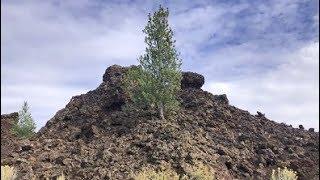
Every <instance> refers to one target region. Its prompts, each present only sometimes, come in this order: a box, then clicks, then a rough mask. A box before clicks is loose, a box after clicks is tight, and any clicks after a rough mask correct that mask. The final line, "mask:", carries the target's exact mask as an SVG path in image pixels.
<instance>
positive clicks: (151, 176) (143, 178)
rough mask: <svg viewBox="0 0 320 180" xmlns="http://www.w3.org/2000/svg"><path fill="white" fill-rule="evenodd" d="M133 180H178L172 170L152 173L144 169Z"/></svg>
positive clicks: (152, 171) (177, 176)
mask: <svg viewBox="0 0 320 180" xmlns="http://www.w3.org/2000/svg"><path fill="white" fill-rule="evenodd" d="M133 178H134V179H135V180H179V175H178V174H177V173H176V172H175V171H172V170H164V171H154V170H150V169H145V170H143V171H141V172H140V173H139V174H137V175H135V176H133Z"/></svg>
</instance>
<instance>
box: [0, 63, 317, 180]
mask: <svg viewBox="0 0 320 180" xmlns="http://www.w3.org/2000/svg"><path fill="white" fill-rule="evenodd" d="M127 70H128V68H126V67H121V66H117V65H114V66H111V67H109V68H108V69H107V70H106V72H105V74H104V75H103V82H102V83H101V84H100V86H99V87H98V88H97V89H95V90H92V91H89V92H88V93H86V94H82V95H79V96H74V97H72V99H71V101H70V102H69V103H68V104H67V105H66V107H65V108H63V109H62V110H60V111H58V112H57V113H56V115H55V116H54V117H53V118H52V119H50V120H49V121H48V122H47V124H46V126H45V127H43V128H42V129H41V130H40V131H39V132H38V133H37V135H36V136H35V137H33V138H31V139H30V140H24V141H20V142H19V147H18V148H16V149H14V150H13V151H12V152H11V153H10V154H9V155H8V156H6V157H4V158H3V157H2V154H1V164H2V165H4V164H9V165H14V166H16V167H17V168H18V170H19V176H20V177H21V179H31V177H33V176H36V177H37V178H40V179H43V178H45V177H55V176H58V175H60V174H61V172H64V174H65V175H66V176H67V178H68V179H130V176H131V175H132V173H135V172H138V171H139V170H141V169H143V168H150V169H155V170H158V169H160V168H163V167H169V168H172V169H173V170H174V171H176V172H177V173H179V174H187V173H188V172H189V171H190V168H191V167H192V166H193V165H194V164H195V163H197V162H202V163H203V164H205V165H207V166H210V167H212V168H213V169H214V170H215V176H216V177H217V178H218V179H223V178H224V179H250V178H253V179H268V178H267V177H269V175H270V172H271V170H272V169H274V168H276V167H284V166H286V167H288V168H290V169H293V170H295V171H297V172H298V176H299V178H300V179H308V180H310V179H317V177H318V175H319V162H318V160H319V133H317V132H313V131H312V130H310V131H306V130H303V129H302V128H301V129H297V128H293V127H291V126H288V125H285V124H279V123H276V122H274V121H271V120H269V119H267V118H266V117H265V116H264V115H263V114H261V113H259V114H257V115H251V114H250V113H249V112H248V111H244V110H241V109H238V108H236V107H234V106H232V105H230V104H229V102H228V99H227V97H226V95H212V94H211V93H209V92H206V91H203V90H202V89H201V87H202V85H203V84H204V77H203V76H202V75H199V74H196V73H191V72H184V73H183V80H182V85H181V86H182V90H181V91H180V93H179V96H178V97H179V101H180V103H181V109H180V110H179V111H177V112H176V114H174V115H173V117H172V118H171V119H167V120H166V121H161V120H160V119H158V118H157V116H156V112H153V111H149V110H143V111H142V110H133V109H131V110H130V109H126V108H125V107H126V104H128V102H129V101H130V100H129V99H128V98H127V96H126V94H125V93H124V92H123V89H122V88H121V82H122V78H123V74H124V73H125V72H126V71H127ZM1 121H2V116H1ZM1 133H2V132H1ZM1 142H2V139H1ZM1 148H2V143H1Z"/></svg>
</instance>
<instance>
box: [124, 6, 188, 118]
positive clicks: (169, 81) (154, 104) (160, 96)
mask: <svg viewBox="0 0 320 180" xmlns="http://www.w3.org/2000/svg"><path fill="white" fill-rule="evenodd" d="M168 16H169V10H168V9H164V8H163V7H161V6H160V8H159V10H158V11H156V12H155V13H154V14H153V15H152V16H151V15H150V14H149V20H148V24H147V26H146V27H145V29H144V30H143V32H144V33H145V34H146V37H145V43H146V44H147V47H146V52H145V54H144V55H142V56H141V57H140V58H139V62H140V66H139V67H138V68H132V69H131V70H129V72H128V73H127V75H126V78H125V79H126V88H127V90H128V92H129V95H130V96H131V98H132V100H133V102H134V104H136V105H138V106H140V107H141V106H148V107H151V108H157V109H158V112H159V117H160V118H161V119H164V118H165V114H168V113H170V112H172V111H173V110H174V109H176V108H177V107H179V103H178V101H177V99H176V94H177V92H178V91H179V90H180V86H181V78H182V74H181V69H180V67H181V60H180V59H179V57H178V53H177V51H176V49H175V45H174V43H175V41H174V40H173V32H172V30H171V28H170V27H169V24H168Z"/></svg>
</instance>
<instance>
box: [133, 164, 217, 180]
mask: <svg viewBox="0 0 320 180" xmlns="http://www.w3.org/2000/svg"><path fill="white" fill-rule="evenodd" d="M133 179H135V180H214V179H215V178H214V173H213V171H212V170H211V169H210V168H209V167H208V166H205V165H203V164H198V165H197V166H195V167H194V168H193V171H192V172H190V173H188V175H183V176H179V175H178V174H177V173H176V172H175V171H173V170H172V169H166V170H163V171H154V170H152V169H144V170H143V171H141V172H140V173H139V174H137V175H134V176H133Z"/></svg>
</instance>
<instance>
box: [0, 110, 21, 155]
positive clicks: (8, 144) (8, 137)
mask: <svg viewBox="0 0 320 180" xmlns="http://www.w3.org/2000/svg"><path fill="white" fill-rule="evenodd" d="M17 121H18V113H17V112H14V113H11V114H3V115H1V159H3V158H5V157H7V155H8V154H9V153H10V152H11V151H12V149H14V148H15V146H16V142H17V138H16V136H15V135H14V134H13V133H12V131H11V129H12V127H13V124H14V123H16V122H17Z"/></svg>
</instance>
